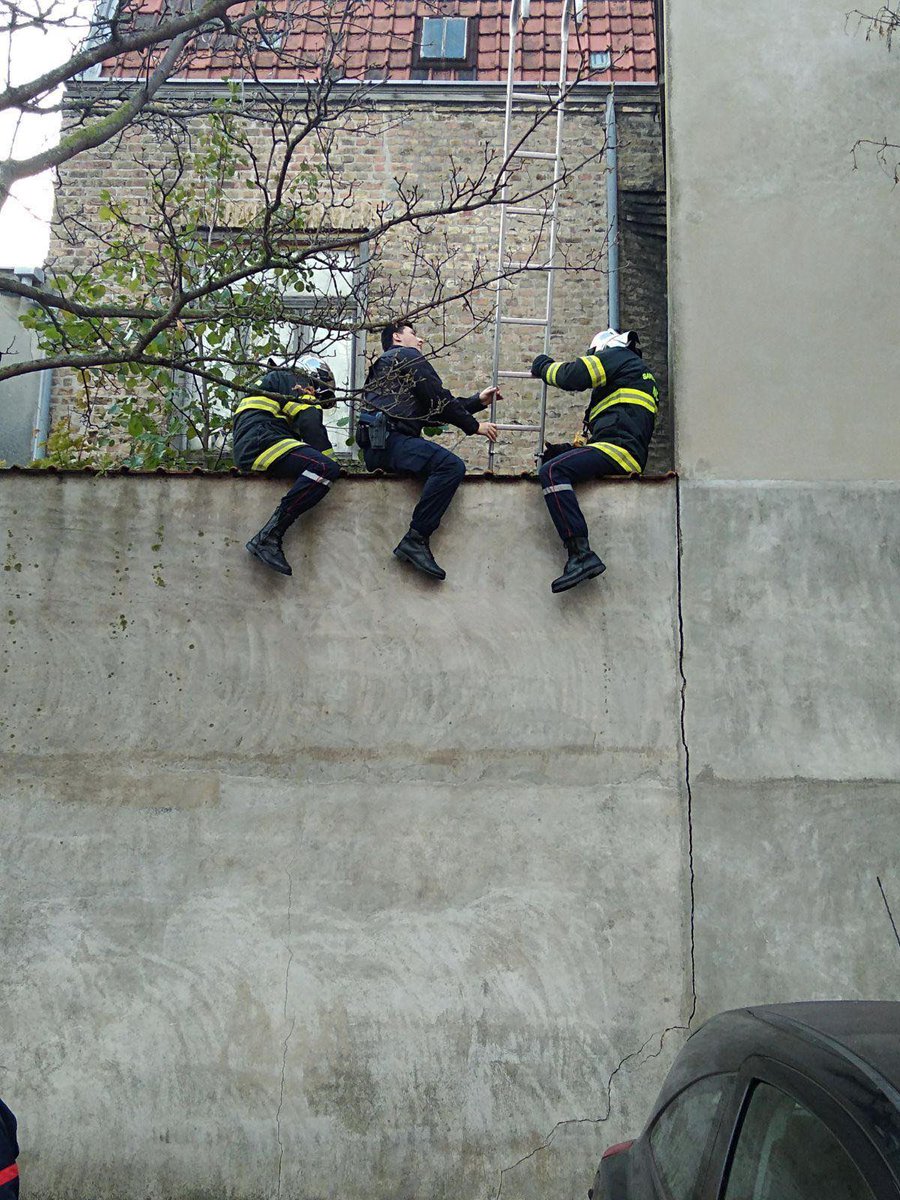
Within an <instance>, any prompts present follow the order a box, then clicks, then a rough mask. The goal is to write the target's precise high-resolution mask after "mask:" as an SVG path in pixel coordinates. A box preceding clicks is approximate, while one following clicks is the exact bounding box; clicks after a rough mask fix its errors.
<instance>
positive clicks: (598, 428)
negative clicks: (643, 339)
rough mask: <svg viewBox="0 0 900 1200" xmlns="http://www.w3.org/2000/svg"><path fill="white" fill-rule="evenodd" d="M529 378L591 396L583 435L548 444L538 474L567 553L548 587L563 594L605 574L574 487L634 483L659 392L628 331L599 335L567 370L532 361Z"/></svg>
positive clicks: (541, 359)
mask: <svg viewBox="0 0 900 1200" xmlns="http://www.w3.org/2000/svg"><path fill="white" fill-rule="evenodd" d="M531 374H532V375H534V376H536V377H537V378H538V379H543V380H544V381H545V382H546V383H548V384H550V385H551V386H553V387H558V388H562V389H563V390H564V391H567V392H580V391H583V390H584V389H585V388H591V389H592V390H591V398H590V400H589V402H588V405H587V408H586V409H585V410H584V430H583V433H582V435H581V436H580V437H579V438H576V441H575V443H571V442H564V443H560V444H556V445H553V444H550V443H548V444H547V446H546V447H545V448H544V453H543V455H542V466H541V469H540V472H539V475H540V480H541V487H542V488H543V489H544V499H545V500H546V502H547V508H548V509H549V511H550V517H551V519H552V521H553V524H554V525H555V526H556V529H557V532H558V533H559V536H560V537H561V538H562V540H563V543H564V544H565V547H566V549H567V550H568V552H569V558H568V561H567V562H566V565H565V569H564V570H563V573H562V575H560V576H559V577H558V578H557V579H554V580H553V582H552V584H551V585H550V587H551V590H552V591H554V592H565V591H568V589H569V588H572V587H575V585H576V584H578V583H581V582H582V581H583V580H585V579H593V578H594V577H595V576H597V575H600V574H602V573H603V571H605V570H606V567H605V565H604V563H603V562H602V561H601V560H600V558H599V557H598V556H597V555H596V554H595V553H594V551H593V550H592V549H591V547H590V545H589V543H588V528H587V524H586V522H585V519H584V516H583V514H582V512H581V509H580V508H579V506H578V501H577V500H576V498H575V489H574V485H575V484H576V483H579V482H581V480H584V479H599V478H600V477H601V476H603V475H630V474H634V475H640V473H641V472H642V471H643V469H644V467H645V466H646V465H647V449H648V447H649V445H650V438H651V437H652V436H653V426H654V423H655V421H656V413H657V408H658V404H659V390H658V388H657V386H656V380H655V379H654V378H653V376H652V374H651V373H650V372H649V371H648V370H647V368H646V366H645V365H644V360H643V358H642V356H641V351H640V347H639V345H638V335H637V334H636V333H633V332H631V331H626V332H625V333H619V332H617V331H616V330H615V329H606V330H604V331H603V332H602V333H598V334H597V336H596V337H595V338H594V340H593V341H592V342H591V348H590V350H589V351H588V352H587V354H585V355H582V357H581V358H576V359H574V360H573V361H572V362H554V361H553V359H552V358H550V357H548V355H546V354H539V355H538V356H537V358H536V359H535V360H534V362H533V363H532V364H531Z"/></svg>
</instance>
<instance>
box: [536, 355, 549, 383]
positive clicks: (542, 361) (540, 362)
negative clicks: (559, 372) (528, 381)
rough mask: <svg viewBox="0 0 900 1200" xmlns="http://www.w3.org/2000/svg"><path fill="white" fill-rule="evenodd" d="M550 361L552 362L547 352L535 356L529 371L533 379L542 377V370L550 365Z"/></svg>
mask: <svg viewBox="0 0 900 1200" xmlns="http://www.w3.org/2000/svg"><path fill="white" fill-rule="evenodd" d="M552 362H553V359H552V358H551V357H550V355H549V354H539V355H538V356H537V358H536V359H535V360H534V362H533V363H532V364H531V373H532V375H533V376H534V377H535V379H543V378H544V372H545V371H546V369H547V368H548V367H549V366H550V364H551V363H552Z"/></svg>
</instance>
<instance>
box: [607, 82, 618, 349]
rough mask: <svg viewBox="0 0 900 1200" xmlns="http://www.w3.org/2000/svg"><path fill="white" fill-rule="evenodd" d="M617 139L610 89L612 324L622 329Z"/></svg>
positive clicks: (610, 270) (610, 266) (608, 100)
mask: <svg viewBox="0 0 900 1200" xmlns="http://www.w3.org/2000/svg"><path fill="white" fill-rule="evenodd" d="M618 158H619V151H618V143H617V138H616V102H615V98H614V96H613V90H612V88H610V90H609V95H608V96H607V97H606V219H607V221H608V223H609V234H608V239H609V240H608V241H607V244H606V245H607V261H608V264H609V306H608V312H609V327H610V329H618V328H619V180H618Z"/></svg>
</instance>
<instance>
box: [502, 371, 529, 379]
mask: <svg viewBox="0 0 900 1200" xmlns="http://www.w3.org/2000/svg"><path fill="white" fill-rule="evenodd" d="M497 378H498V379H534V376H533V375H532V374H531V372H530V371H498V372H497Z"/></svg>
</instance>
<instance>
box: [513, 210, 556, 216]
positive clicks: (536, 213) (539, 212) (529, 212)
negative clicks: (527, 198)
mask: <svg viewBox="0 0 900 1200" xmlns="http://www.w3.org/2000/svg"><path fill="white" fill-rule="evenodd" d="M506 212H507V213H508V215H509V216H511V217H543V216H549V215H550V209H549V208H507V210H506Z"/></svg>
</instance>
